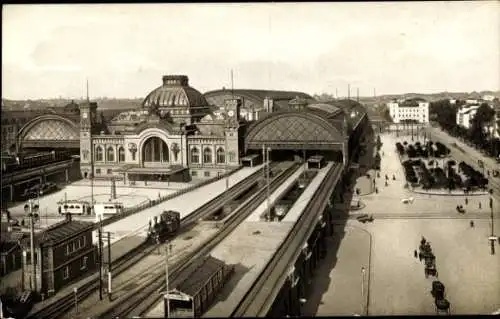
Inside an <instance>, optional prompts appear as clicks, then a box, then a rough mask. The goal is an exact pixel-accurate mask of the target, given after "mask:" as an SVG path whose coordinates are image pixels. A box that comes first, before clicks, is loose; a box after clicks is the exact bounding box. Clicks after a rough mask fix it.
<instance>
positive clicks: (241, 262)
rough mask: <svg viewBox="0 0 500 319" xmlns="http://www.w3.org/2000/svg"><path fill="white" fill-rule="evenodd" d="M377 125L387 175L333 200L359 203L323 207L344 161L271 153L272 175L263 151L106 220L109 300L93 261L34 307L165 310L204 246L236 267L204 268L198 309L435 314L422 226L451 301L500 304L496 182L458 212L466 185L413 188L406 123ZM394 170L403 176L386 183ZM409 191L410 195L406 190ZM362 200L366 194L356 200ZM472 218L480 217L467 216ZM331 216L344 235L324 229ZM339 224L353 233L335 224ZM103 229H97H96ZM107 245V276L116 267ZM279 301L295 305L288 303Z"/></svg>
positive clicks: (156, 191)
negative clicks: (402, 129)
mask: <svg viewBox="0 0 500 319" xmlns="http://www.w3.org/2000/svg"><path fill="white" fill-rule="evenodd" d="M380 136H381V139H382V143H383V145H382V149H381V153H383V154H384V155H383V156H382V161H381V169H380V173H381V174H380V176H381V177H376V178H374V183H375V184H374V186H373V185H371V183H372V180H371V179H370V178H366V176H361V177H359V178H358V182H359V183H358V184H356V186H354V188H353V190H354V189H356V188H359V189H360V188H367V187H368V189H360V190H361V191H360V192H359V194H358V195H354V194H353V195H352V196H353V199H352V204H351V205H348V204H347V203H345V204H341V205H340V204H339V203H338V202H334V203H333V204H334V205H333V206H334V207H335V209H337V210H339V209H340V210H345V209H347V210H349V209H348V208H346V207H351V211H348V215H345V216H344V217H345V218H344V217H342V216H341V215H342V212H341V211H338V213H339V214H340V215H339V216H337V217H335V216H336V215H335V209H334V217H333V218H334V220H330V218H331V217H328V214H326V215H325V213H324V212H325V211H328V209H326V208H327V207H330V205H331V204H332V202H331V200H332V199H333V200H334V201H335V200H336V199H334V198H337V196H338V195H339V193H338V192H336V188H334V187H325V185H339V184H340V183H339V180H340V177H341V176H342V171H343V169H344V167H343V165H342V164H339V163H335V162H326V163H325V165H324V166H323V167H321V168H319V169H310V168H308V165H307V164H303V163H302V164H300V163H297V162H293V161H288V162H287V161H281V162H280V161H276V162H270V164H269V166H268V167H269V168H268V169H269V180H267V179H266V167H267V166H266V165H258V166H255V167H244V168H242V169H240V170H237V171H235V172H234V173H232V174H231V175H229V177H228V178H227V180H226V179H220V180H217V181H215V182H212V183H210V184H207V185H205V186H201V187H199V188H196V189H194V190H191V191H189V192H185V193H183V194H180V195H178V196H176V197H173V198H171V199H168V200H166V201H164V202H160V203H158V204H157V205H155V206H152V207H149V208H145V209H142V210H140V211H138V212H136V213H134V214H130V215H128V216H124V217H123V218H121V219H119V220H116V221H113V222H111V223H109V224H106V225H104V226H103V227H102V230H103V232H104V234H105V235H106V233H108V232H109V233H110V234H111V235H110V242H111V246H110V249H109V247H108V246H107V241H106V237H104V241H103V257H102V258H103V262H104V265H105V266H104V267H103V270H104V271H103V277H102V278H103V280H102V286H103V287H104V290H103V293H102V300H101V299H100V292H99V277H98V274H97V273H93V274H91V275H90V276H88V277H86V278H84V279H82V280H79V281H77V282H73V283H71V284H70V285H68V286H67V287H65V288H64V289H62V290H61V291H59V292H58V294H57V295H56V296H53V297H51V298H48V299H46V300H44V301H42V302H39V303H37V304H36V305H35V306H34V308H33V309H32V310H31V312H30V315H29V316H28V318H40V319H41V318H89V317H90V318H125V317H142V316H146V317H164V316H165V302H164V293H165V292H166V291H167V287H166V282H167V281H166V269H167V268H168V283H169V286H168V291H169V292H172V291H177V289H181V287H184V286H183V285H184V283H186V282H188V281H189V279H190V277H191V276H193V274H195V273H197V272H199V271H201V272H202V273H203V269H202V267H203V265H204V263H205V261H206V260H207V258H208V256H209V257H210V258H214V259H215V260H218V261H219V262H220V263H223V264H224V265H227V267H229V268H228V269H230V271H229V275H227V278H226V277H224V282H223V284H222V285H221V287H220V288H218V290H217V291H215V288H213V287H215V286H213V287H212V284H210V285H208V286H207V283H205V281H206V280H208V278H205V277H203V278H201V279H199V280H198V281H199V282H198V283H196V284H197V285H202V286H200V287H198V288H196V289H198V290H197V291H196V294H199V296H202V297H200V298H204V299H203V300H205V301H203V302H201V303H199V304H196V303H195V301H194V300H195V296H194V295H193V296H191V297H190V298H192V299H190V300H191V301H190V302H192V308H193V311H195V307H196V309H197V310H196V311H198V312H197V313H198V316H200V315H203V316H205V317H231V316H265V315H266V314H269V311H277V312H276V313H283V312H280V311H285V312H287V313H292V314H293V313H295V314H301V315H310V316H323V315H325V316H330V315H353V314H354V315H357V314H362V315H364V314H367V315H407V314H414V315H422V314H427V315H431V314H435V313H436V311H435V308H434V304H433V299H432V296H431V295H430V293H429V291H430V285H431V283H432V280H433V277H430V278H426V277H425V276H424V268H423V266H422V264H421V263H420V262H419V261H418V259H417V258H415V257H414V256H413V252H414V250H415V249H417V246H418V242H419V240H420V238H421V237H422V236H425V237H426V238H427V239H428V240H429V241H430V242H432V245H433V249H434V251H435V253H436V256H437V261H436V265H437V268H438V269H439V280H441V281H443V282H444V283H445V285H446V287H447V293H446V298H447V299H448V300H449V301H450V302H451V313H452V314H475V313H490V312H492V311H494V310H495V309H498V308H500V305H499V304H498V300H499V299H498V298H497V296H498V295H500V274H499V273H498V271H497V270H498V269H499V268H500V258H499V255H498V253H497V254H496V255H491V254H490V250H489V245H488V240H487V238H488V236H489V232H490V228H491V222H493V223H494V225H493V226H494V227H495V228H496V229H499V227H500V220H499V218H498V215H495V218H494V219H490V214H489V209H488V208H487V201H488V199H489V195H484V194H475V195H474V196H468V199H467V202H466V203H464V205H467V207H468V208H467V213H466V214H457V212H456V210H455V209H456V206H457V203H462V202H463V201H464V200H465V197H464V196H458V195H456V194H454V195H453V196H446V195H442V194H433V193H422V192H420V193H416V192H413V191H412V190H411V189H408V188H405V187H404V184H405V175H404V171H403V167H402V165H401V163H400V160H399V158H398V156H397V154H396V150H395V148H394V145H395V143H396V142H397V141H402V140H403V139H408V136H404V135H401V134H400V135H399V136H398V137H396V136H395V135H394V134H392V135H391V134H381V135H380ZM372 173H373V172H372ZM385 174H387V175H389V176H394V179H390V180H389V181H388V182H386V185H384V182H385V179H384V178H383V176H384V175H385ZM226 183H227V185H226ZM189 186H190V185H189V184H187V183H186V184H183V183H172V184H171V185H168V186H167V187H165V184H164V183H163V184H162V183H158V185H155V184H154V183H151V184H150V185H149V186H148V187H137V186H135V187H132V186H126V185H117V188H116V190H117V200H119V201H121V202H122V203H123V204H124V206H125V207H133V206H134V205H139V204H141V203H143V202H146V201H152V200H154V199H156V198H158V197H161V196H165V195H167V194H172V193H174V192H176V191H179V190H182V189H183V188H186V187H189ZM226 187H227V189H226ZM374 188H375V189H377V192H374V191H373V189H374ZM353 190H351V191H352V192H353V193H355V192H354V191H353ZM88 193H89V189H88V185H86V184H85V182H82V181H80V182H79V183H75V184H71V185H67V186H66V187H64V189H62V190H60V191H58V192H57V193H53V194H50V195H46V196H43V197H40V199H39V203H40V208H41V211H42V218H41V221H43V220H44V218H43V217H44V216H43V211H44V209H45V210H46V211H47V210H48V208H49V207H53V205H52V204H53V203H54V202H57V201H59V200H61V199H64V198H66V199H87V197H89V196H90V194H88ZM109 197H110V187H109V186H108V185H107V184H106V183H105V182H104V181H102V182H100V183H96V185H94V198H97V200H102V201H105V200H106V199H109ZM410 197H411V198H412V200H411V201H410V202H408V201H404V199H407V198H410ZM355 203H360V204H361V205H360V206H359V208H357V209H352V208H353V207H355ZM479 203H483V205H482V206H481V205H480V204H479ZM167 210H171V211H176V212H178V213H179V215H180V226H179V229H178V230H176V231H175V233H172V234H169V237H168V238H167V240H166V242H163V241H161V242H158V243H157V242H153V241H152V240H151V238H152V237H151V236H150V234H151V233H150V232H151V224H150V223H151V221H152V220H153V219H154V218H155V217H158V216H159V214H160V213H161V212H162V211H167ZM11 211H12V214H13V216H14V217H16V216H21V215H22V214H23V212H24V207H23V205H21V204H20V205H16V206H14V207H13V208H12V209H11ZM46 215H47V217H45V224H44V223H43V222H40V225H39V226H41V227H46V226H48V225H50V224H51V223H54V222H56V221H58V220H60V217H58V215H57V213H50V214H49V213H47V214H46ZM366 215H370V216H372V217H373V220H372V221H371V222H368V223H360V222H359V219H360V217H362V216H366ZM325 216H326V217H325ZM75 218H76V219H83V220H85V219H93V217H92V218H91V217H85V216H81V217H77V216H76V217H75ZM325 218H326V219H325ZM336 218H338V219H336ZM342 219H343V221H342ZM52 220H53V221H52ZM92 221H93V220H92ZM470 221H474V223H475V227H469V223H470ZM342 222H343V224H342ZM332 227H333V230H331V231H332V232H333V233H335V235H334V237H333V238H328V239H326V240H324V238H325V236H326V234H327V233H328V232H329V231H328V229H330V228H332ZM338 234H344V235H342V236H341V237H336V236H339V235H338ZM93 237H94V242H97V231H94V233H93ZM318 239H321V240H318ZM323 240H324V241H323ZM322 241H323V243H321V242H322ZM336 241H337V242H336ZM304 243H305V244H304ZM324 245H327V246H332V247H336V246H339V247H338V249H337V248H333V249H329V248H327V247H325V246H324ZM108 249H109V250H108ZM108 251H109V256H110V257H111V264H112V268H111V269H112V271H111V278H112V279H111V282H109V273H108V272H107V271H106V269H107V267H108V266H107V265H108V264H109V263H108V259H109V258H108ZM327 251H328V252H327ZM324 254H326V256H325V255H324ZM301 256H303V257H301ZM311 256H312V257H311ZM323 257H324V260H323V262H322V263H319V259H321V258H323ZM301 258H304V259H301ZM297 260H300V262H298V261H297ZM167 263H168V267H166V266H167ZM294 263H295V264H294ZM318 264H319V268H318V269H317V271H315V272H314V271H313V268H314V267H315V266H316V265H318ZM478 265H480V267H478ZM200 269H201V270H200ZM365 271H366V273H367V274H366V273H365ZM394 274H397V275H394ZM208 275H209V274H208V273H207V274H205V275H203V274H202V276H208ZM290 278H291V279H290ZM299 278H300V280H299ZM401 278H405V280H404V281H402V280H401ZM210 280H212V279H210ZM289 280H291V282H292V286H291V288H290V287H289V286H288V285H289V284H287V283H288V282H289ZM210 282H211V281H210ZM297 282H299V283H298V284H297ZM109 285H110V286H111V293H110V294H108V291H107V290H108V287H109ZM203 285H204V286H203ZM296 285H297V286H296ZM208 287H210V288H208ZM286 287H288V288H286ZM294 287H298V288H294ZM285 288H286V289H290V293H292V294H298V295H297V296H299V297H300V298H299V300H302V301H301V304H300V305H298V306H297V308H294V307H296V306H294V305H293V304H289V303H287V301H286V297H285V298H284V297H283V295H286V294H288V292H287V290H286V289H285ZM193 289H194V288H193ZM284 289H285V290H284ZM294 289H298V290H294ZM181 293H182V291H181ZM206 300H210V301H206ZM283 300H284V303H283ZM282 307H285V309H286V310H280V309H282ZM176 311H177V310H176ZM185 315H186V313H184V314H182V313H177V314H175V316H185Z"/></svg>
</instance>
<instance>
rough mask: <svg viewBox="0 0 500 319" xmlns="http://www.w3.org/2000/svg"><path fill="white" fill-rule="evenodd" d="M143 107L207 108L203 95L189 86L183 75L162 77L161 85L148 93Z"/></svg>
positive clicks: (186, 78)
mask: <svg viewBox="0 0 500 319" xmlns="http://www.w3.org/2000/svg"><path fill="white" fill-rule="evenodd" d="M142 106H143V107H148V108H149V107H158V108H162V107H186V108H190V107H196V106H208V103H207V101H206V100H205V97H204V96H203V94H201V93H200V92H199V91H198V90H196V89H194V88H192V87H190V86H189V81H188V77H187V76H185V75H169V76H164V77H163V85H162V86H160V87H158V88H156V89H154V90H153V91H151V93H149V94H148V95H147V96H146V98H145V99H144V102H143V103H142Z"/></svg>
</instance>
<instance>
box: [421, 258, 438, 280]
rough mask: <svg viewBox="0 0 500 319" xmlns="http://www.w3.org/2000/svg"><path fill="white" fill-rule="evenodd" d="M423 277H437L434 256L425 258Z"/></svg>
mask: <svg viewBox="0 0 500 319" xmlns="http://www.w3.org/2000/svg"><path fill="white" fill-rule="evenodd" d="M424 273H425V278H429V276H433V277H437V276H438V271H437V269H436V263H435V258H433V259H431V258H427V259H426V260H425V269H424Z"/></svg>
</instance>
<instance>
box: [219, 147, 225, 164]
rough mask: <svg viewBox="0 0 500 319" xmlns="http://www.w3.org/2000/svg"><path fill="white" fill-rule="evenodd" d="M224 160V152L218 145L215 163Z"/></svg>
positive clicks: (221, 162) (220, 162)
mask: <svg viewBox="0 0 500 319" xmlns="http://www.w3.org/2000/svg"><path fill="white" fill-rule="evenodd" d="M225 162H226V154H225V153H224V149H223V148H222V147H219V148H218V149H217V163H218V164H223V163H225Z"/></svg>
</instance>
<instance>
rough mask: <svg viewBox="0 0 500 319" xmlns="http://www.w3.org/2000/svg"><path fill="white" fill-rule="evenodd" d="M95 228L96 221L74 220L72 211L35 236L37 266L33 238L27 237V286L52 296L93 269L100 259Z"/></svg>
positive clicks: (25, 253)
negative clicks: (32, 254) (31, 240)
mask: <svg viewBox="0 0 500 319" xmlns="http://www.w3.org/2000/svg"><path fill="white" fill-rule="evenodd" d="M93 229H94V224H93V223H90V222H84V221H79V220H71V214H67V215H66V219H65V220H64V221H62V222H59V223H57V224H54V225H51V226H49V227H48V228H46V229H45V230H43V231H42V232H40V233H37V234H36V235H35V236H34V240H33V246H34V258H35V260H34V267H35V269H33V262H32V260H31V251H30V241H29V238H26V239H23V240H22V241H21V246H22V249H23V274H24V281H23V285H24V290H31V291H33V292H36V293H39V294H44V295H45V296H51V295H53V294H54V293H56V292H57V291H58V290H60V289H61V288H62V287H64V286H66V285H68V284H70V283H71V282H73V281H74V280H76V279H79V278H82V277H84V276H86V275H88V274H91V273H93V272H94V271H95V269H96V259H97V247H96V246H95V245H93V244H92V230H93ZM33 275H34V276H35V277H34V278H33V277H32V276H33ZM33 279H34V280H33Z"/></svg>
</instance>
